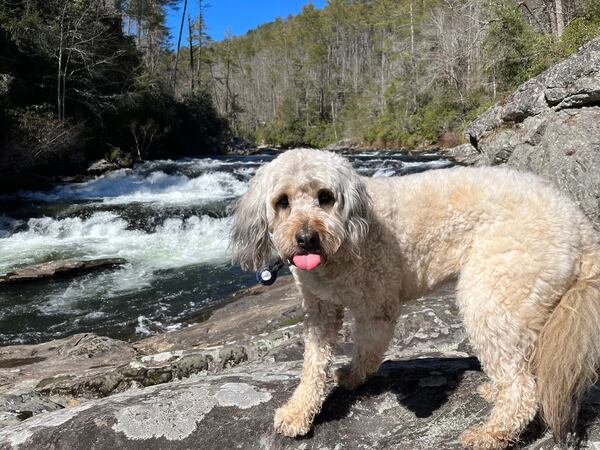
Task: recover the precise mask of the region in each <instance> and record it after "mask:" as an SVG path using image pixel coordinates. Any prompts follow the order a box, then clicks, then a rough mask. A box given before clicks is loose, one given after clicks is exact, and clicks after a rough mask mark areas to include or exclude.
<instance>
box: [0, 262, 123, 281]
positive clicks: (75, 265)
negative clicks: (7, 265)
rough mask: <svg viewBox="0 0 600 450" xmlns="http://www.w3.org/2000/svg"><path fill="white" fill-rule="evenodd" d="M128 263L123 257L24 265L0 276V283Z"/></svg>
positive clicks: (85, 271) (62, 275)
mask: <svg viewBox="0 0 600 450" xmlns="http://www.w3.org/2000/svg"><path fill="white" fill-rule="evenodd" d="M124 264H127V260H125V259H123V258H98V259H91V260H76V259H63V260H58V261H49V262H45V263H41V264H34V265H31V266H26V267H22V268H20V269H17V270H15V271H13V272H9V273H7V274H6V275H3V276H0V284H9V283H10V284H12V283H20V282H25V281H36V280H44V279H48V278H56V277H67V276H76V275H81V274H84V273H88V272H92V271H95V270H100V269H113V268H115V267H119V266H122V265H124Z"/></svg>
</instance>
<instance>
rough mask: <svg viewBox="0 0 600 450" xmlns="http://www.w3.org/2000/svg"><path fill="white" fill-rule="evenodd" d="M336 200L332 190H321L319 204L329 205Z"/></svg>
mask: <svg viewBox="0 0 600 450" xmlns="http://www.w3.org/2000/svg"><path fill="white" fill-rule="evenodd" d="M333 202H334V198H333V194H332V193H331V192H330V191H327V190H322V191H319V205H320V206H329V205H331V204H332V203H333Z"/></svg>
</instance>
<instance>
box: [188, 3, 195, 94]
mask: <svg viewBox="0 0 600 450" xmlns="http://www.w3.org/2000/svg"><path fill="white" fill-rule="evenodd" d="M188 32H189V36H188V42H189V46H190V89H191V92H192V93H193V92H194V88H195V86H194V34H193V29H192V19H190V16H189V15H188Z"/></svg>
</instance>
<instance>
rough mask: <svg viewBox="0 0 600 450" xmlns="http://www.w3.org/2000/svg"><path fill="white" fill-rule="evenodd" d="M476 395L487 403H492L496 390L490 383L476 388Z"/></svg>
mask: <svg viewBox="0 0 600 450" xmlns="http://www.w3.org/2000/svg"><path fill="white" fill-rule="evenodd" d="M477 393H478V394H479V396H480V397H481V398H482V399H484V400H485V401H486V402H488V403H493V402H494V399H495V398H496V388H495V387H494V385H493V384H492V383H491V382H488V383H483V384H480V385H479V386H477Z"/></svg>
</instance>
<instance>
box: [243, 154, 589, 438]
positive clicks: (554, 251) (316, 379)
mask: <svg viewBox="0 0 600 450" xmlns="http://www.w3.org/2000/svg"><path fill="white" fill-rule="evenodd" d="M323 193H325V194H323ZM323 199H324V200H323ZM299 232H304V233H305V234H306V233H307V232H308V233H312V235H314V234H315V233H316V234H317V235H318V236H317V238H316V240H315V242H313V249H312V250H313V251H318V253H319V254H320V257H321V261H322V263H321V264H320V265H319V266H318V267H317V268H315V269H314V270H310V271H309V270H300V269H298V268H297V267H292V273H293V275H294V278H295V280H296V283H297V285H298V287H299V289H300V291H301V293H302V296H303V306H304V308H305V311H306V319H305V355H304V368H303V371H302V376H301V380H300V385H299V386H298V388H297V389H296V391H295V392H294V394H293V395H292V397H291V398H290V399H289V401H288V402H287V403H286V404H285V405H283V406H282V407H281V408H279V409H278V410H277V411H276V414H275V429H276V430H277V431H278V432H279V433H282V434H284V435H286V436H298V435H303V434H306V433H307V432H308V431H309V429H310V427H311V423H312V420H313V418H314V416H315V414H317V413H318V412H319V410H320V408H321V405H322V403H323V400H324V392H325V382H326V374H327V371H328V365H329V363H330V362H331V361H332V359H333V350H334V346H335V341H336V337H337V332H338V330H339V329H340V327H341V324H342V316H343V311H344V308H348V309H349V310H350V312H351V313H352V315H353V317H354V319H355V320H354V330H353V339H354V343H355V345H354V351H353V358H352V361H351V363H350V364H349V365H348V366H346V367H343V368H341V369H340V370H338V371H337V373H336V379H337V382H338V383H339V384H340V385H341V386H342V387H345V388H348V389H353V388H356V387H357V386H359V385H360V384H361V383H364V382H365V380H366V379H367V378H368V377H369V376H370V375H372V374H373V373H374V372H376V371H377V369H378V367H379V365H380V363H381V361H382V355H383V354H384V352H385V351H386V349H387V346H388V344H389V341H390V339H391V337H392V334H393V332H394V326H395V322H396V319H397V318H398V316H399V314H400V311H401V308H402V304H403V303H404V302H406V301H408V300H410V299H415V298H418V297H420V296H422V295H424V294H426V293H428V292H430V291H432V290H434V289H436V287H437V286H439V285H440V284H441V283H442V282H444V281H445V280H447V279H450V278H456V279H457V280H458V283H457V302H458V305H459V308H460V311H461V315H462V317H463V320H464V325H465V329H466V331H467V333H468V335H469V338H470V341H471V343H472V346H473V348H474V350H475V352H476V353H477V356H478V357H479V359H480V361H481V363H482V365H483V368H484V370H485V372H486V373H487V375H488V376H489V378H490V380H491V381H490V383H486V384H485V385H484V386H482V387H481V389H480V392H481V393H482V394H483V395H484V396H485V398H487V399H488V400H490V401H491V402H492V403H493V408H492V411H491V413H490V416H489V417H488V419H487V420H486V421H485V422H484V423H483V424H479V425H476V426H473V427H471V428H470V429H468V430H466V431H465V432H464V433H463V434H462V435H461V437H460V441H461V443H462V444H463V445H465V446H466V447H469V448H474V449H496V448H505V447H507V446H509V445H510V444H511V443H513V442H515V441H516V440H517V439H518V437H519V434H520V433H521V432H522V431H523V429H524V428H525V426H526V425H527V424H528V423H529V422H530V421H531V420H532V419H533V417H534V416H535V415H536V413H537V412H538V411H539V412H540V413H541V415H542V417H543V418H544V420H545V421H546V423H547V424H548V425H549V427H550V428H551V429H552V431H553V432H554V435H555V437H556V438H557V439H559V440H564V439H565V437H566V436H567V434H568V433H569V431H570V430H572V428H573V426H574V424H575V420H576V418H577V414H578V411H579V403H580V400H581V398H582V396H583V394H584V393H585V391H586V389H588V387H589V386H590V385H591V384H593V383H594V382H595V380H596V369H597V363H598V360H599V359H600V244H599V241H598V236H597V234H596V232H595V231H594V229H593V227H592V225H591V223H590V221H589V220H588V219H587V218H586V217H585V216H584V215H583V213H582V212H581V211H580V209H579V208H578V207H577V206H576V205H575V204H574V203H573V202H572V201H571V200H569V199H568V198H567V197H565V196H564V195H563V194H561V193H560V192H558V191H557V190H556V189H554V188H553V187H552V186H551V185H550V184H549V183H548V182H546V181H544V180H543V179H541V178H539V177H537V176H534V175H532V174H528V173H520V172H517V171H514V170H511V169H508V168H452V169H444V170H436V171H429V172H426V173H422V174H418V175H410V176H405V177H394V178H373V179H370V178H364V177H361V176H359V175H358V174H357V173H356V172H355V171H354V170H353V168H352V166H351V164H350V163H349V162H348V161H347V160H346V159H344V158H342V157H340V156H338V155H335V154H332V153H328V152H324V151H318V150H293V151H288V152H286V153H284V154H282V155H280V156H279V157H277V158H276V159H275V160H273V161H272V162H270V163H269V164H266V165H265V166H263V167H262V168H260V169H259V170H258V171H257V174H256V176H255V177H254V178H253V179H252V181H251V183H250V188H249V190H248V192H247V193H246V194H245V195H244V196H243V197H242V198H241V199H240V200H239V201H238V203H237V204H236V208H235V214H234V220H233V229H232V242H233V243H232V247H233V259H234V261H235V262H238V263H240V264H241V266H242V267H243V268H246V269H250V268H253V269H256V268H258V267H259V266H261V265H263V264H265V263H266V261H267V260H268V259H269V258H270V256H271V254H272V251H273V250H275V251H276V252H277V253H278V254H279V255H280V256H281V257H282V258H284V259H285V260H290V261H291V260H293V258H294V257H295V256H296V255H299V254H304V253H305V251H304V250H305V248H304V247H303V242H300V241H299V239H298V233H299ZM315 248H316V249H317V250H315Z"/></svg>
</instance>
